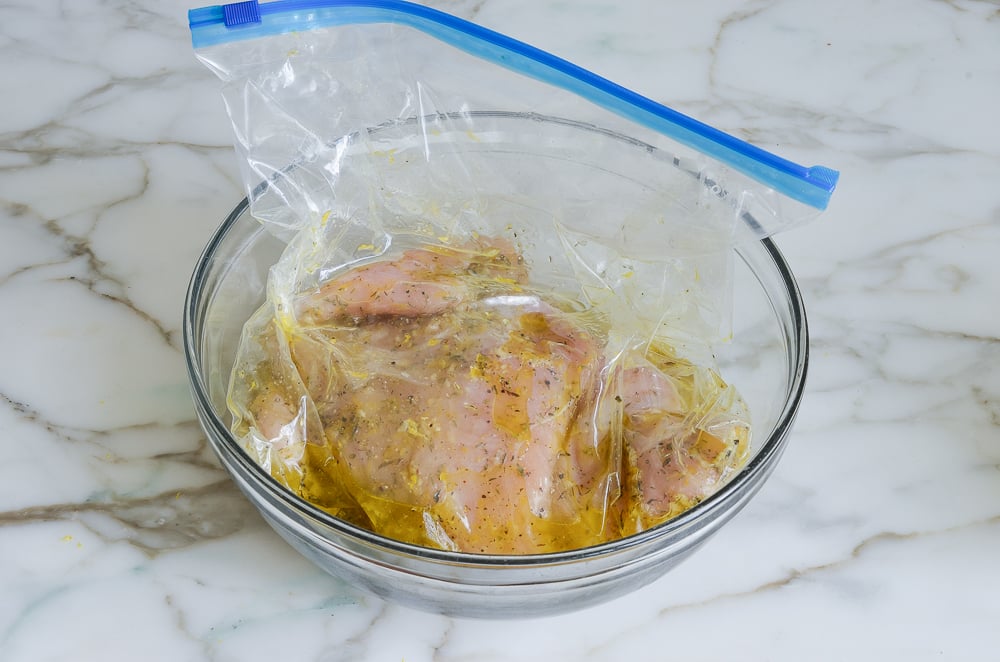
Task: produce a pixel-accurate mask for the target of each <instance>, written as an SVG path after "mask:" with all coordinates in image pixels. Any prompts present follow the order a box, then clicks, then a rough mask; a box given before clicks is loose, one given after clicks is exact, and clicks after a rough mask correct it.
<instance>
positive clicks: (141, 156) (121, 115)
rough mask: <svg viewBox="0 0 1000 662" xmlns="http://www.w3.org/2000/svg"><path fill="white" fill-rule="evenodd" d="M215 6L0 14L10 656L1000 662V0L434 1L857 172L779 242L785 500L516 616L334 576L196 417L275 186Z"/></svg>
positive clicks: (2, 477)
mask: <svg viewBox="0 0 1000 662" xmlns="http://www.w3.org/2000/svg"><path fill="white" fill-rule="evenodd" d="M197 4H199V3H196V2H187V1H177V0H171V1H166V2H164V1H161V2H154V1H153V0H113V1H110V2H98V1H96V0H78V1H74V2H56V1H55V0H31V1H29V0H12V1H11V2H7V3H4V4H3V6H2V7H0V61H2V62H3V66H2V67H0V90H2V91H3V101H2V102H0V310H2V311H3V324H0V431H2V440H0V448H2V452H0V457H2V458H3V459H2V462H0V558H2V559H3V562H2V563H0V587H2V590H0V660H3V661H4V662H21V661H32V662H37V661H42V660H147V661H154V660H171V661H175V660H217V661H229V660H277V659H282V660H316V661H323V662H334V661H336V660H405V661H406V662H419V661H421V660H439V661H459V660H461V661H470V662H472V661H475V662H482V661H493V660H535V659H538V660H549V659H552V660H556V659H559V660H561V659H573V660H623V659H643V660H645V659H663V660H666V659H671V660H673V659H676V660H732V659H739V660H771V661H778V660H885V659H907V660H987V659H996V656H997V655H998V652H997V651H998V650H1000V628H998V626H997V623H998V622H1000V566H998V564H997V560H996V559H997V550H998V549H1000V306H998V301H1000V258H998V255H1000V129H998V123H997V120H996V117H997V108H998V107H1000V6H998V5H997V4H996V3H995V2H983V1H978V2H977V1H973V0H951V1H931V0H919V1H915V2H908V1H904V0H882V1H878V2H870V1H868V0H847V1H846V2H842V3H823V4H820V3H811V2H806V1H804V0H763V1H757V0H753V1H749V2H746V1H736V0H707V1H706V2H702V3H684V4H683V6H682V5H681V4H680V3H665V2H659V1H657V0H634V1H633V2H615V1H614V0H586V1H580V2H561V1H555V0H552V1H546V2H535V1H529V0H434V1H433V2H431V3H429V4H432V5H433V6H435V7H437V8H440V9H444V10H446V11H450V12H452V13H454V14H457V15H459V16H462V17H466V18H472V19H474V20H476V21H478V22H480V23H482V24H484V25H486V26H488V27H491V28H494V29H497V30H500V31H503V32H507V33H509V34H511V35H513V36H515V37H518V38H520V39H522V40H524V41H527V42H529V43H533V44H535V45H538V46H540V47H542V48H545V49H547V50H549V51H552V52H554V53H556V54H558V55H561V56H563V57H566V58H568V59H570V60H573V61H576V62H578V63H579V64H581V65H583V66H585V67H588V68H591V69H593V70H594V71H596V72H598V73H600V74H603V75H605V76H607V77H609V78H611V79H614V80H616V81H618V82H621V83H623V84H625V85H627V86H630V87H632V88H634V89H636V90H638V91H640V92H642V93H644V94H646V95H648V96H650V97H653V98H655V99H657V100H659V101H663V102H665V103H667V104H670V105H672V106H673V107H675V108H677V109H679V110H681V111H683V112H686V113H689V114H691V115H693V116H695V117H697V118H699V119H701V120H703V121H706V122H708V123H711V124H714V125H716V126H718V127H720V128H722V129H724V130H727V131H729V132H732V133H734V134H736V135H739V136H742V137H744V138H746V139H748V140H751V141H753V142H754V143H756V144H758V145H761V146H762V147H765V148H767V149H773V150H776V151H778V152H780V153H781V154H782V155H784V156H786V157H789V158H792V159H793V160H796V161H798V162H802V163H808V164H814V163H820V164H824V165H828V166H832V167H835V168H838V169H839V170H841V172H842V177H841V184H840V189H839V191H838V192H837V194H836V196H835V197H834V201H833V204H832V206H831V207H830V209H829V211H828V213H826V214H825V215H824V216H823V217H822V218H821V219H820V220H819V221H817V222H814V223H811V224H809V225H806V226H804V227H801V228H798V229H796V230H794V231H792V232H788V233H786V234H784V235H782V236H781V237H780V238H779V239H778V244H779V246H780V247H781V249H782V250H783V252H784V254H785V256H786V258H787V259H788V260H789V262H790V263H791V265H792V267H793V269H794V271H795V273H796V274H797V275H798V277H799V280H800V285H801V287H802V289H803V293H804V296H805V299H806V305H807V308H808V310H809V313H810V322H811V333H812V361H811V366H810V375H809V381H808V385H807V392H806V395H805V400H804V403H803V406H802V410H801V413H800V416H799V419H798V423H797V425H796V427H795V430H794V431H793V433H792V439H791V443H790V445H789V448H788V451H787V453H786V455H785V456H784V458H783V459H782V461H781V463H780V465H779V466H778V469H777V471H776V473H775V475H774V476H773V478H772V479H771V481H770V482H769V483H768V484H767V485H766V486H765V487H764V489H763V490H762V491H761V493H760V494H759V495H758V497H757V498H756V499H755V500H754V501H753V502H752V503H751V504H750V505H749V506H748V507H747V508H746V509H745V510H744V511H743V512H742V513H741V514H740V515H739V516H738V517H737V518H736V519H735V520H734V521H733V522H732V523H731V524H730V525H728V526H727V527H726V528H725V529H724V530H723V531H722V532H721V533H720V534H719V535H718V536H717V537H715V538H713V539H712V540H711V541H710V542H709V543H708V545H707V546H706V547H705V548H704V549H703V550H702V551H701V552H699V553H698V554H696V555H695V556H694V557H693V558H691V559H690V560H688V561H687V562H685V563H684V564H683V565H681V566H680V567H679V568H677V569H676V570H674V571H673V572H671V573H670V574H668V575H667V576H665V577H664V578H662V579H660V580H659V581H657V582H655V583H653V584H652V585H649V586H647V587H645V588H643V589H642V590H640V591H638V592H636V593H633V594H631V595H629V596H627V597H624V598H621V599H619V600H616V601H613V602H610V603H608V604H605V605H602V606H598V607H593V608H590V609H587V610H584V611H581V612H577V613H573V614H568V615H564V616H558V617H551V618H543V619H536V620H525V621H512V622H500V623H495V622H480V621H468V620H461V619H449V618H444V617H440V616H436V615H431V614H425V613H420V612H415V611H411V610H409V609H407V608H403V607H400V606H396V605H392V604H387V603H384V602H382V601H380V600H378V599H375V598H372V597H368V596H366V595H365V594H363V593H361V592H359V591H357V590H355V589H354V588H352V587H350V586H347V585H345V584H343V583H342V582H340V581H338V580H337V579H334V578H331V577H329V576H327V575H325V574H323V573H322V572H321V571H319V570H317V569H316V568H314V567H313V566H312V565H311V564H310V563H309V562H307V561H305V560H304V559H303V558H301V557H299V556H298V555H297V554H296V553H295V552H294V551H292V550H291V548H289V547H287V546H286V545H285V544H284V543H283V542H282V541H281V540H280V539H279V538H278V537H277V536H276V535H275V534H274V533H273V532H272V531H271V529H270V528H268V527H267V525H266V524H265V523H264V522H263V520H262V519H261V518H260V517H259V516H258V515H257V514H256V512H255V511H254V510H253V509H252V508H251V507H250V506H249V505H248V503H247V502H245V501H244V499H243V498H242V497H241V495H240V494H239V493H238V491H237V489H236V488H235V486H234V485H233V483H232V482H231V481H230V480H229V478H228V477H227V475H226V474H225V473H224V472H223V471H222V469H221V468H220V467H219V465H218V463H217V462H216V460H215V458H214V456H213V454H212V451H211V449H210V448H209V447H208V445H207V442H206V440H205V438H204V436H203V434H202V432H201V430H200V429H199V427H198V424H197V422H196V420H195V414H194V409H193V406H192V403H191V399H190V395H189V392H188V384H187V378H186V374H185V368H184V360H183V353H182V348H181V308H182V302H183V298H184V292H185V288H186V285H187V281H188V277H189V275H190V273H191V269H192V267H193V265H194V262H195V260H196V258H197V256H198V254H199V252H200V251H201V248H202V246H203V245H204V243H205V241H206V240H207V238H208V237H209V235H210V234H211V232H212V231H213V230H214V228H215V227H216V225H217V224H218V222H219V221H220V220H221V219H222V218H223V217H224V216H225V214H226V213H227V212H228V211H229V210H230V209H231V208H232V207H233V205H234V204H235V203H236V202H237V201H238V200H239V199H240V198H241V197H242V195H243V194H242V192H241V186H240V184H239V178H238V169H237V163H236V159H235V156H234V154H233V151H232V148H231V146H230V139H229V132H230V129H229V126H228V120H227V118H226V116H225V112H224V109H223V106H222V103H221V100H220V97H219V94H218V83H217V80H216V79H215V78H214V76H212V75H211V74H210V73H209V72H208V71H207V70H205V69H204V68H203V67H202V66H201V65H200V64H198V63H197V62H196V61H195V59H194V57H193V55H192V51H191V47H190V41H189V33H188V29H187V22H186V10H187V9H188V8H190V7H193V6H196V5H197Z"/></svg>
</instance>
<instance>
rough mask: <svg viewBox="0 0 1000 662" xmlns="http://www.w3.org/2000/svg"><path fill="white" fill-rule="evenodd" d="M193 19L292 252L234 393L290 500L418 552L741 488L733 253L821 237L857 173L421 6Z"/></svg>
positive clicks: (533, 538) (627, 515)
mask: <svg viewBox="0 0 1000 662" xmlns="http://www.w3.org/2000/svg"><path fill="white" fill-rule="evenodd" d="M190 22H191V31H192V38H193V43H194V46H195V49H196V53H197V56H198V57H199V59H201V60H202V61H203V62H204V63H205V64H206V65H207V66H208V67H209V68H210V69H212V71H214V72H215V73H216V74H217V75H219V77H220V78H221V79H222V80H223V81H224V83H225V86H224V99H225V102H226V106H227V109H228V112H229V115H230V117H231V118H232V121H233V128H234V132H235V141H236V147H237V151H238V152H239V154H240V156H241V159H240V162H241V167H242V171H243V177H244V180H245V184H246V187H247V191H248V197H249V199H250V203H251V211H252V213H253V214H254V216H256V217H257V218H258V219H259V220H260V221H261V222H262V223H264V224H265V226H267V227H268V228H269V229H270V230H271V231H272V232H274V233H275V234H276V235H277V236H279V237H281V238H282V239H283V240H285V241H287V246H286V248H285V250H284V253H283V254H282V256H281V258H280V259H279V260H278V262H277V263H276V264H275V265H274V266H273V267H272V269H271V271H270V275H269V280H268V285H267V293H266V301H265V302H264V304H263V305H262V306H261V308H260V309H259V310H258V311H257V313H256V314H255V315H254V316H253V317H252V318H251V319H250V320H248V321H247V324H246V327H245V329H244V332H243V337H242V340H241V343H240V348H239V351H238V356H237V359H236V363H235V365H234V367H233V372H232V378H231V384H230V392H229V406H230V410H231V412H232V414H233V423H232V430H233V432H234V434H235V435H237V437H238V438H240V439H241V440H242V442H243V446H244V448H245V449H246V450H247V452H248V453H249V454H250V455H251V456H252V457H253V458H254V459H255V460H256V461H257V462H259V463H260V464H261V465H262V466H263V467H265V468H266V469H267V470H269V471H270V472H271V474H272V475H273V476H274V477H275V478H277V479H278V480H279V481H280V482H282V483H283V484H284V485H286V486H287V487H288V488H289V489H290V490H292V491H294V492H295V493H297V494H298V495H299V496H301V497H302V498H304V499H306V500H307V501H309V502H311V503H313V504H314V505H316V506H318V507H320V508H323V509H325V510H327V511H328V512H330V513H332V514H334V515H335V516H337V517H340V518H343V519H344V520H347V521H349V522H351V523H353V524H356V525H358V526H362V527H365V528H368V529H371V530H373V531H376V532H378V533H380V534H383V535H386V536H389V537H392V538H395V539H398V540H402V541H405V542H410V543H415V544H420V545H425V546H432V547H438V548H443V549H449V550H459V551H466V552H475V553H493V554H522V553H540V552H550V551H560V550H566V549H573V548H578V547H585V546H589V545H593V544H598V543H601V542H606V541H608V540H614V539H617V538H621V537H624V536H628V535H630V534H633V533H636V532H638V531H641V530H644V529H646V528H649V527H651V526H655V525H656V524H658V523H661V522H663V521H666V520H667V519H670V518H671V517H674V516H676V515H677V514H678V513H680V512H683V511H684V510H686V509H688V508H690V507H692V506H693V505H694V504H696V503H698V502H699V501H701V500H703V499H705V498H707V497H709V496H710V495H711V494H712V493H714V492H715V491H716V490H717V489H718V488H719V487H720V486H721V485H723V484H724V483H725V482H726V481H727V480H729V479H730V478H731V477H732V476H733V475H734V474H735V473H736V472H737V471H738V470H739V469H740V468H741V467H742V465H743V464H744V463H745V461H746V458H747V456H748V449H749V443H750V417H749V412H747V411H746V407H745V406H744V405H743V403H742V400H741V399H740V397H739V394H738V392H737V391H736V389H735V388H733V387H732V386H731V385H729V384H727V383H726V382H725V381H723V379H722V376H720V375H719V374H718V371H717V369H716V367H715V365H714V363H713V360H712V348H713V346H714V345H715V344H716V343H718V342H723V341H725V339H726V337H727V334H728V329H729V311H730V309H731V292H732V271H731V265H732V256H733V250H732V249H733V246H734V245H736V244H737V243H738V242H740V241H744V240H748V239H757V238H761V237H765V236H768V235H770V234H772V233H774V232H777V231H780V230H783V229H785V228H787V227H790V226H793V225H795V224H798V223H801V222H802V221H804V220H806V219H808V218H811V217H812V216H815V215H816V214H817V213H818V211H819V210H821V209H823V208H825V206H826V204H827V202H828V201H829V198H830V195H831V193H832V191H833V188H834V186H835V184H836V180H837V173H835V172H834V171H831V170H829V169H827V168H822V167H812V168H805V167H802V166H798V165H796V164H793V163H791V162H788V161H786V160H783V159H781V158H779V157H777V156H774V155H772V154H769V153H767V152H765V151H763V150H760V149H758V148H756V147H754V146H751V145H749V144H747V143H744V142H742V141H740V140H737V139H736V138H733V137H731V136H728V135H726V134H724V133H722V132H720V131H718V130H716V129H713V128H711V127H708V126H706V125H704V124H701V123H699V122H697V121H695V120H693V119H691V118H688V117H686V116H684V115H681V114H680V113H677V112H676V111H673V110H670V109H668V108H666V107H664V106H662V105H659V104H657V103H655V102H653V101H651V100H649V99H646V98H644V97H642V96H640V95H638V94H636V93H634V92H631V91H629V90H626V89H624V88H622V87H620V86H618V85H615V84H614V83H611V82H610V81H607V80H605V79H603V78H600V77H599V76H596V75H594V74H592V73H590V72H588V71H585V70H583V69H581V68H579V67H576V66H574V65H572V64H570V63H568V62H566V61H564V60H561V59H559V58H557V57H555V56H552V55H550V54H548V53H544V52H542V51H540V50H538V49H535V48H532V47H531V46H528V45H526V44H523V43H521V42H518V41H516V40H513V39H511V38H509V37H506V36H503V35H500V34H498V33H495V32H492V31H489V30H486V29H484V28H482V27H479V26H476V25H474V24H471V23H468V22H466V21H463V20H460V19H458V18H455V17H453V16H449V15H447V14H443V13H441V12H438V11H435V10H432V9H429V8H426V7H422V6H419V5H414V4H409V3H406V2H398V1H389V0H383V1H376V0H367V1H365V0H346V1H335V0H327V1H318V0H312V1H306V0H287V1H285V2H273V3H267V4H262V5H258V4H257V3H255V2H244V3H237V4H234V5H226V6H221V7H220V6H217V7H206V8H203V9H196V10H193V11H192V12H191V13H190Z"/></svg>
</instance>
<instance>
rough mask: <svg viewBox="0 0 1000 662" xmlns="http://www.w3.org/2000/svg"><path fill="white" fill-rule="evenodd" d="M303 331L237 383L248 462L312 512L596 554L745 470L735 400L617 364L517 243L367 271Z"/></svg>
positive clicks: (319, 298)
mask: <svg viewBox="0 0 1000 662" xmlns="http://www.w3.org/2000/svg"><path fill="white" fill-rule="evenodd" d="M294 317H295V319H296V322H295V323H289V322H285V323H284V324H282V323H281V322H280V321H278V320H275V321H274V323H272V324H269V325H268V326H266V327H265V328H266V332H265V333H263V334H261V337H260V338H258V342H259V344H260V347H262V348H264V352H265V354H267V355H268V358H267V359H266V360H264V361H261V362H260V363H259V364H258V365H256V366H250V367H249V368H248V369H246V370H244V374H248V372H249V373H253V375H254V379H253V380H244V383H243V384H241V385H237V384H236V383H235V382H236V378H234V388H233V392H232V393H231V401H233V402H236V401H246V402H247V407H246V409H245V410H240V411H237V414H238V418H239V420H240V421H245V423H243V425H245V426H246V427H247V431H252V432H251V433H250V434H249V435H248V437H249V438H251V439H253V440H254V441H253V443H252V444H250V445H249V446H250V450H251V452H253V453H255V454H256V455H257V458H258V460H259V461H261V462H262V463H263V464H264V465H265V466H266V467H268V468H269V469H270V470H271V472H272V474H273V475H275V476H276V477H277V478H278V479H279V480H281V481H282V482H284V483H285V484H286V485H288V486H289V487H290V488H291V489H293V490H294V491H296V492H297V493H298V494H300V495H301V496H302V497H303V498H305V499H306V500H307V501H310V502H311V503H314V504H315V505H317V506H319V507H321V508H324V509H326V510H328V511H329V512H331V513H333V514H335V515H337V516H338V517H342V518H344V519H346V520H348V521H351V522H353V523H354V524H357V525H359V526H363V527H366V528H369V529H372V530H374V531H376V532H378V533H380V534H382V535H386V536H389V537H392V538H395V539H397V540H401V541H404V542H410V543H415V544H419V545H424V546H432V547H438V548H442V549H449V550H456V551H464V552H475V553H491V554H532V553H544V552H552V551H560V550H566V549H574V548H579V547H585V546H588V545H593V544H597V543H601V542H605V541H608V540H613V539H617V538H620V537H622V536H624V535H629V534H631V533H635V532H637V531H641V530H643V529H644V528H648V527H649V526H652V525H655V524H657V523H659V522H662V521H664V520H665V519H667V518H669V517H672V516H674V515H676V514H678V513H680V512H682V511H683V510H685V509H687V508H689V507H691V506H692V505H694V504H695V503H697V502H698V501H699V500H701V499H703V498H705V497H707V496H709V495H710V494H711V493H712V492H714V491H715V490H717V489H718V487H720V486H721V484H722V483H723V482H724V480H725V479H726V478H728V477H729V475H731V474H732V473H733V472H735V470H737V469H738V468H739V467H740V466H741V465H742V463H743V462H744V461H745V458H746V454H747V446H748V441H749V430H748V428H747V427H746V425H745V423H741V422H739V417H734V416H733V415H732V413H733V412H732V411H730V410H733V409H734V408H735V409H738V407H739V404H740V403H739V402H738V398H737V397H736V396H735V393H734V392H733V391H732V389H731V388H729V387H727V386H726V385H725V384H724V383H722V382H721V380H719V379H718V377H717V376H715V375H714V373H711V372H710V371H705V370H699V369H697V368H695V367H694V366H692V365H691V364H690V363H687V362H684V361H682V360H680V359H678V358H676V357H674V356H672V355H671V354H670V353H669V352H667V351H666V350H665V348H663V347H657V346H655V345H654V346H649V345H647V344H646V343H643V344H642V345H641V347H640V349H635V350H631V351H627V352H625V353H624V354H623V353H621V352H616V358H615V360H614V361H611V360H609V358H608V356H607V355H606V354H607V347H606V343H607V338H606V331H607V328H606V327H607V323H606V322H604V323H600V321H599V320H598V318H597V317H596V316H594V315H592V314H587V313H586V312H585V311H584V312H581V311H580V310H575V309H573V308H572V307H570V306H568V305H564V306H559V305H557V301H556V300H555V299H554V298H551V297H545V296H542V295H541V294H540V293H539V292H538V291H537V290H536V289H535V288H533V287H531V286H529V284H528V273H527V270H526V268H525V265H524V264H523V262H522V260H521V258H520V256H519V255H518V254H517V252H516V251H515V250H514V249H513V247H512V246H510V245H509V244H507V243H505V242H502V241H498V240H491V241H485V240H481V241H479V242H477V243H475V244H469V245H465V246H461V247H458V248H449V247H441V246H436V247H428V248H416V249H411V250H407V251H405V252H403V253H402V254H400V255H397V256H396V257H395V258H392V259H386V260H381V261H377V262H372V263H369V264H367V265H364V266H361V267H356V268H354V269H351V270H348V271H346V272H344V273H343V274H341V275H340V276H339V277H336V278H334V279H333V280H331V281H328V282H327V283H325V284H323V285H322V287H320V288H319V289H318V290H317V291H315V292H311V293H308V294H306V295H303V296H302V297H300V298H299V299H298V301H297V304H296V309H295V311H294ZM671 368H672V369H673V372H674V373H676V374H674V375H672V374H671V372H670V369H671ZM238 374H239V371H236V372H235V373H234V375H238ZM713 380H714V381H713ZM706 387H709V390H710V391H712V393H713V396H714V399H713V400H712V402H708V403H706V402H704V401H703V400H704V393H703V392H704V391H705V388H706ZM720 394H721V395H725V396H727V397H728V399H727V398H726V397H723V398H720V397H719V396H720ZM234 395H235V396H236V397H233V396H234ZM699 399H700V401H699ZM693 415H694V418H696V419H699V420H694V419H693V418H692V416H693Z"/></svg>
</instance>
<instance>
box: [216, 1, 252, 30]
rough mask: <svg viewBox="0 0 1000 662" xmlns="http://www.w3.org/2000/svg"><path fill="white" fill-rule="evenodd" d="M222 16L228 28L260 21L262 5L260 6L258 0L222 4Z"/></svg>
mask: <svg viewBox="0 0 1000 662" xmlns="http://www.w3.org/2000/svg"><path fill="white" fill-rule="evenodd" d="M222 18H223V21H224V22H225V24H226V27H227V28H232V27H235V26H237V25H246V24H247V23H260V6H258V4H257V0H247V2H233V3H230V4H228V5H222Z"/></svg>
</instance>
